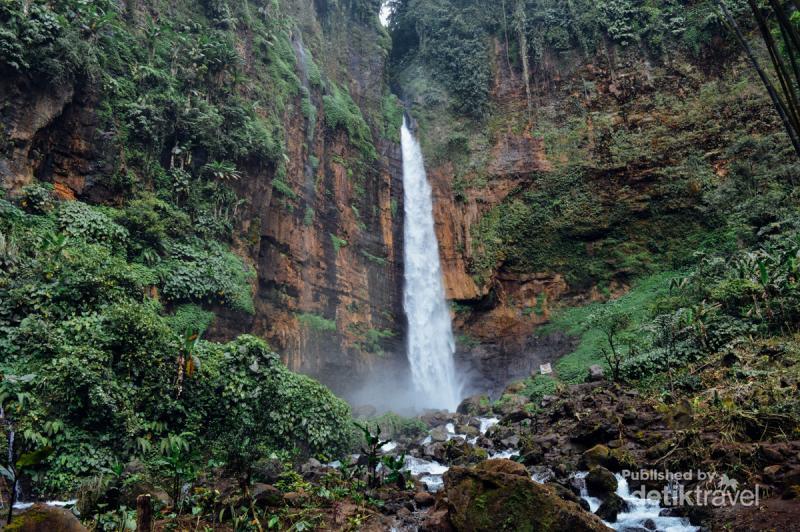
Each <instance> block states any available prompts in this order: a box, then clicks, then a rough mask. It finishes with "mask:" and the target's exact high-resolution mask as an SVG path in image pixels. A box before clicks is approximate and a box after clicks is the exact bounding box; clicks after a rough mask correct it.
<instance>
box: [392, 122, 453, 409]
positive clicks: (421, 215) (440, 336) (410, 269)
mask: <svg viewBox="0 0 800 532" xmlns="http://www.w3.org/2000/svg"><path fill="white" fill-rule="evenodd" d="M401 142H402V147H403V188H404V202H405V227H404V238H405V242H404V244H405V250H404V259H405V288H404V294H403V309H404V310H405V313H406V317H407V318H408V346H407V349H408V361H409V364H410V366H411V378H412V380H413V384H414V386H415V388H416V390H415V391H416V393H417V405H416V406H418V407H425V408H446V409H448V410H455V409H456V407H457V406H458V402H459V400H460V398H461V397H460V385H459V384H458V382H457V380H456V375H455V365H454V362H453V353H454V352H455V340H454V339H453V329H452V325H451V323H450V310H449V308H448V305H447V301H446V300H445V297H444V284H443V283H442V269H441V265H440V264H439V245H438V243H437V241H436V233H435V232H434V228H433V202H432V199H431V186H430V184H429V183H428V178H427V176H426V175H425V165H424V163H423V160H422V150H421V149H420V146H419V143H418V142H417V139H416V138H414V135H413V133H412V132H411V130H410V129H409V127H408V124H407V122H406V120H405V118H404V119H403V128H402V131H401Z"/></svg>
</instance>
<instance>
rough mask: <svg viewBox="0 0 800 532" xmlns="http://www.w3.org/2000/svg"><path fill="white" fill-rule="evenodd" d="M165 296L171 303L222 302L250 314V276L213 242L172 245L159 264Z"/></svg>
mask: <svg viewBox="0 0 800 532" xmlns="http://www.w3.org/2000/svg"><path fill="white" fill-rule="evenodd" d="M158 271H159V273H160V275H161V278H162V290H163V294H164V297H165V298H167V300H169V301H174V302H192V301H193V302H198V303H210V304H213V303H221V304H224V305H227V306H229V307H231V308H233V309H235V310H240V311H244V312H248V313H250V314H252V313H253V312H255V309H254V306H253V297H252V290H251V288H250V284H249V279H250V278H251V277H252V275H253V273H252V271H251V270H250V268H248V267H247V266H246V265H245V264H244V263H243V262H242V260H241V259H240V258H239V257H237V256H236V255H234V254H233V253H231V252H230V251H228V250H227V249H225V248H224V247H223V246H222V245H220V244H218V243H216V242H208V243H206V244H201V243H200V242H199V241H197V242H195V243H192V244H188V243H172V244H170V248H169V251H168V257H167V258H166V259H165V260H164V261H163V262H162V263H161V264H160V265H159V267H158Z"/></svg>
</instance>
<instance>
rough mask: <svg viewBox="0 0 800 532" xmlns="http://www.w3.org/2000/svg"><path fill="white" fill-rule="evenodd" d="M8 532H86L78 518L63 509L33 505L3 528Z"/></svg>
mask: <svg viewBox="0 0 800 532" xmlns="http://www.w3.org/2000/svg"><path fill="white" fill-rule="evenodd" d="M3 530H4V531H10V532H87V529H86V527H85V526H83V525H82V524H81V522H80V521H78V518H77V517H75V515H74V514H73V513H72V512H70V511H69V510H65V509H64V508H56V507H54V506H47V505H45V504H34V505H33V506H31V507H30V508H28V509H27V510H25V511H24V512H22V513H20V514H19V515H15V516H14V518H13V519H12V520H11V524H10V525H6V527H5V528H3Z"/></svg>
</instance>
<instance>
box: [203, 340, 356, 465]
mask: <svg viewBox="0 0 800 532" xmlns="http://www.w3.org/2000/svg"><path fill="white" fill-rule="evenodd" d="M215 350H216V353H215V355H213V356H214V357H215V358H216V361H215V364H218V368H219V369H218V376H217V378H216V385H215V386H214V388H215V389H217V390H220V392H219V400H220V403H221V404H219V405H218V406H217V408H216V409H215V410H216V412H217V414H218V415H217V416H215V417H214V418H212V419H213V420H214V421H213V425H212V427H213V428H212V430H213V431H214V432H215V433H217V434H222V433H224V432H226V431H228V430H232V428H233V427H237V426H239V425H250V426H255V427H259V428H260V431H259V432H260V434H261V437H262V438H264V439H265V440H266V441H267V442H268V443H269V444H270V445H271V446H274V447H275V448H279V449H289V450H291V449H292V448H293V447H296V448H298V449H300V450H301V451H302V452H304V453H305V454H306V455H308V454H322V453H325V454H327V455H328V456H331V455H333V456H338V455H339V454H340V453H344V452H347V451H348V450H349V448H350V443H351V441H352V437H353V430H352V428H351V426H350V425H351V424H350V422H349V420H350V408H349V406H347V403H345V402H344V401H342V400H340V399H338V398H336V397H335V396H334V395H333V394H332V393H331V392H330V391H329V390H328V389H327V388H325V387H324V386H322V385H321V384H319V383H318V382H316V381H314V380H312V379H310V378H308V377H305V376H302V375H297V374H294V373H292V372H290V371H289V370H288V369H286V367H285V366H284V365H283V364H282V363H281V362H280V360H279V359H278V356H277V355H276V354H275V353H273V352H271V351H270V350H269V348H268V347H267V345H266V344H265V343H264V342H263V341H262V340H259V339H257V338H254V337H252V336H241V337H239V338H238V339H237V340H235V341H234V342H231V343H230V344H228V345H226V346H224V347H221V348H215Z"/></svg>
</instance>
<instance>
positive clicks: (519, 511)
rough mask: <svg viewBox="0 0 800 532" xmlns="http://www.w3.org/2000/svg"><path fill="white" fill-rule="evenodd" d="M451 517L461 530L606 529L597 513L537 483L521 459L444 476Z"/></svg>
mask: <svg viewBox="0 0 800 532" xmlns="http://www.w3.org/2000/svg"><path fill="white" fill-rule="evenodd" d="M444 483H445V490H446V495H447V499H448V501H449V505H448V507H449V514H450V522H451V523H452V525H453V527H454V528H455V529H456V530H463V531H474V532H479V531H487V532H488V531H501V530H509V531H510V530H513V531H515V532H525V531H531V532H533V531H537V532H547V531H560V530H570V531H573V532H578V531H606V530H608V528H606V526H605V525H604V524H603V523H602V521H600V519H598V518H597V517H596V516H594V515H592V514H589V513H587V512H585V511H584V510H582V509H581V508H580V507H579V506H578V505H577V504H575V503H572V502H567V501H565V500H563V499H561V498H560V497H559V496H558V495H557V494H556V493H555V492H554V491H552V490H551V489H550V488H548V487H546V486H544V485H540V484H536V483H535V482H533V481H532V480H531V478H530V474H529V473H528V470H527V469H525V467H524V466H523V465H522V464H518V463H517V462H513V461H511V460H487V461H485V462H481V463H480V464H478V465H477V466H476V467H475V468H469V469H468V468H464V467H453V468H452V469H450V470H449V471H448V472H447V473H445V476H444Z"/></svg>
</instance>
